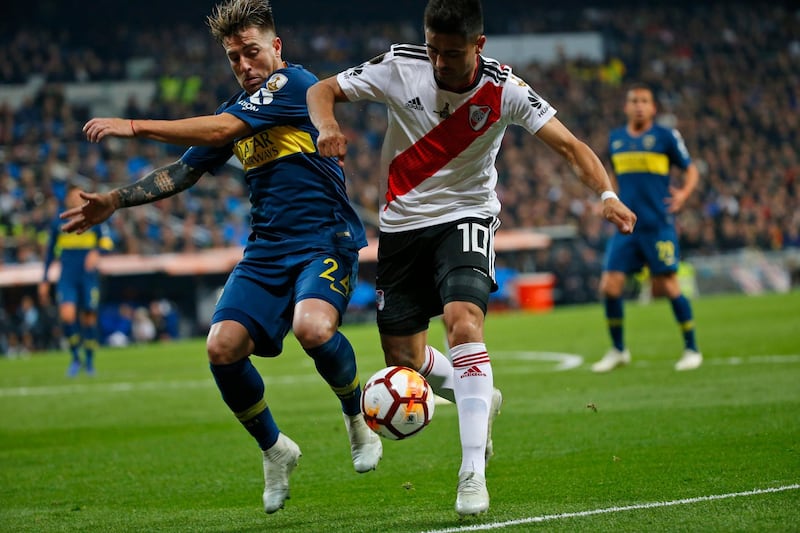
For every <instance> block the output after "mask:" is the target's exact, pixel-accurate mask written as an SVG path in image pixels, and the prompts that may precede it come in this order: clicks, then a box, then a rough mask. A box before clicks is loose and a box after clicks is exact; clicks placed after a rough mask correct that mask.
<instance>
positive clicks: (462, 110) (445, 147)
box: [386, 83, 503, 204]
mask: <svg viewBox="0 0 800 533" xmlns="http://www.w3.org/2000/svg"><path fill="white" fill-rule="evenodd" d="M502 91H503V89H502V87H498V86H495V85H493V84H491V83H487V84H486V85H484V86H483V87H481V88H480V89H479V90H478V92H476V93H475V96H473V97H472V98H470V99H469V100H468V101H467V102H465V103H464V104H463V105H462V106H461V107H459V108H458V109H456V110H455V111H454V112H453V114H452V115H450V116H449V117H448V118H446V119H445V120H443V121H442V122H440V123H439V124H438V125H437V126H436V127H435V128H433V129H432V130H431V131H429V132H428V133H427V134H426V135H425V136H424V137H422V138H421V139H420V140H418V141H417V142H415V143H414V144H413V145H411V146H409V147H408V148H407V149H406V150H405V151H404V152H403V153H401V154H398V155H397V157H395V158H394V159H393V160H392V162H391V164H390V165H389V188H388V190H387V191H386V203H387V204H388V203H389V202H391V201H392V200H394V199H395V198H397V197H398V196H401V195H403V194H406V193H407V192H408V191H410V190H411V189H413V188H414V187H416V186H417V185H419V184H420V183H422V182H423V181H425V180H426V179H428V178H430V177H431V176H433V175H434V174H435V173H436V172H438V171H439V170H440V169H441V168H442V167H444V166H445V165H446V164H447V163H449V162H450V161H452V160H453V158H455V157H456V156H458V154H460V153H461V152H463V151H464V150H466V149H467V147H468V146H469V145H470V144H472V142H473V141H474V140H475V139H477V138H478V137H480V136H481V135H483V133H484V132H485V131H486V130H487V129H489V127H490V126H491V125H492V124H494V123H495V122H497V120H498V119H499V118H500V96H501V94H502Z"/></svg>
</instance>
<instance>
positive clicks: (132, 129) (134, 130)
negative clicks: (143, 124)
mask: <svg viewBox="0 0 800 533" xmlns="http://www.w3.org/2000/svg"><path fill="white" fill-rule="evenodd" d="M131 131H132V132H133V136H134V137H136V128H134V127H133V119H131Z"/></svg>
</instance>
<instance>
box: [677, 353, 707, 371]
mask: <svg viewBox="0 0 800 533" xmlns="http://www.w3.org/2000/svg"><path fill="white" fill-rule="evenodd" d="M702 364H703V354H701V353H700V352H696V351H694V350H688V349H687V350H684V351H683V355H682V356H681V358H680V359H679V360H678V362H677V363H675V370H678V371H683V370H694V369H695V368H697V367H699V366H700V365H702Z"/></svg>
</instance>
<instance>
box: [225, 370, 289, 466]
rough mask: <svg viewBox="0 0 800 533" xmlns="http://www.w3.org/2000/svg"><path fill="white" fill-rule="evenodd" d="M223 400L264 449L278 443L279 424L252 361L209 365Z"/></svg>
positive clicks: (262, 381)
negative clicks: (269, 405)
mask: <svg viewBox="0 0 800 533" xmlns="http://www.w3.org/2000/svg"><path fill="white" fill-rule="evenodd" d="M209 366H210V367H211V373H212V374H213V375H214V380H215V381H216V382H217V387H218V388H219V391H220V392H221V393H222V399H223V400H224V401H225V403H226V404H227V405H228V407H229V408H230V410H231V411H233V414H234V415H236V418H238V419H239V422H241V423H242V425H243V426H244V427H245V429H246V430H247V431H248V432H249V433H250V434H251V435H252V436H253V438H255V439H256V441H257V442H258V445H259V446H260V447H261V449H262V450H266V449H268V448H271V447H272V445H273V444H275V442H276V441H277V440H278V434H279V433H280V431H279V430H278V426H277V424H275V419H273V418H272V413H271V412H270V410H269V407H267V402H266V400H264V380H263V379H261V374H259V373H258V370H256V367H254V366H253V363H251V362H250V358H249V357H247V358H244V359H242V360H241V361H237V362H235V363H232V364H230V365H209Z"/></svg>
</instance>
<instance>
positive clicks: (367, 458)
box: [342, 413, 383, 474]
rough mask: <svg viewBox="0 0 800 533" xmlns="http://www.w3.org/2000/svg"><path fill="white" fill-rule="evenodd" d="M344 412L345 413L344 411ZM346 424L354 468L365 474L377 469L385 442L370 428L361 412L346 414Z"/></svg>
mask: <svg viewBox="0 0 800 533" xmlns="http://www.w3.org/2000/svg"><path fill="white" fill-rule="evenodd" d="M342 414H344V413H342ZM344 425H345V427H346V428H347V436H348V437H349V438H350V455H351V456H352V457H353V468H355V469H356V472H358V473H359V474H363V473H364V472H369V471H370V470H375V468H376V467H377V466H378V461H380V460H381V457H382V456H383V444H382V443H381V438H380V437H379V436H378V434H377V433H375V432H374V431H372V430H371V429H369V426H367V423H366V422H365V421H364V417H363V416H361V413H359V414H357V415H352V416H351V415H347V414H345V415H344Z"/></svg>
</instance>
